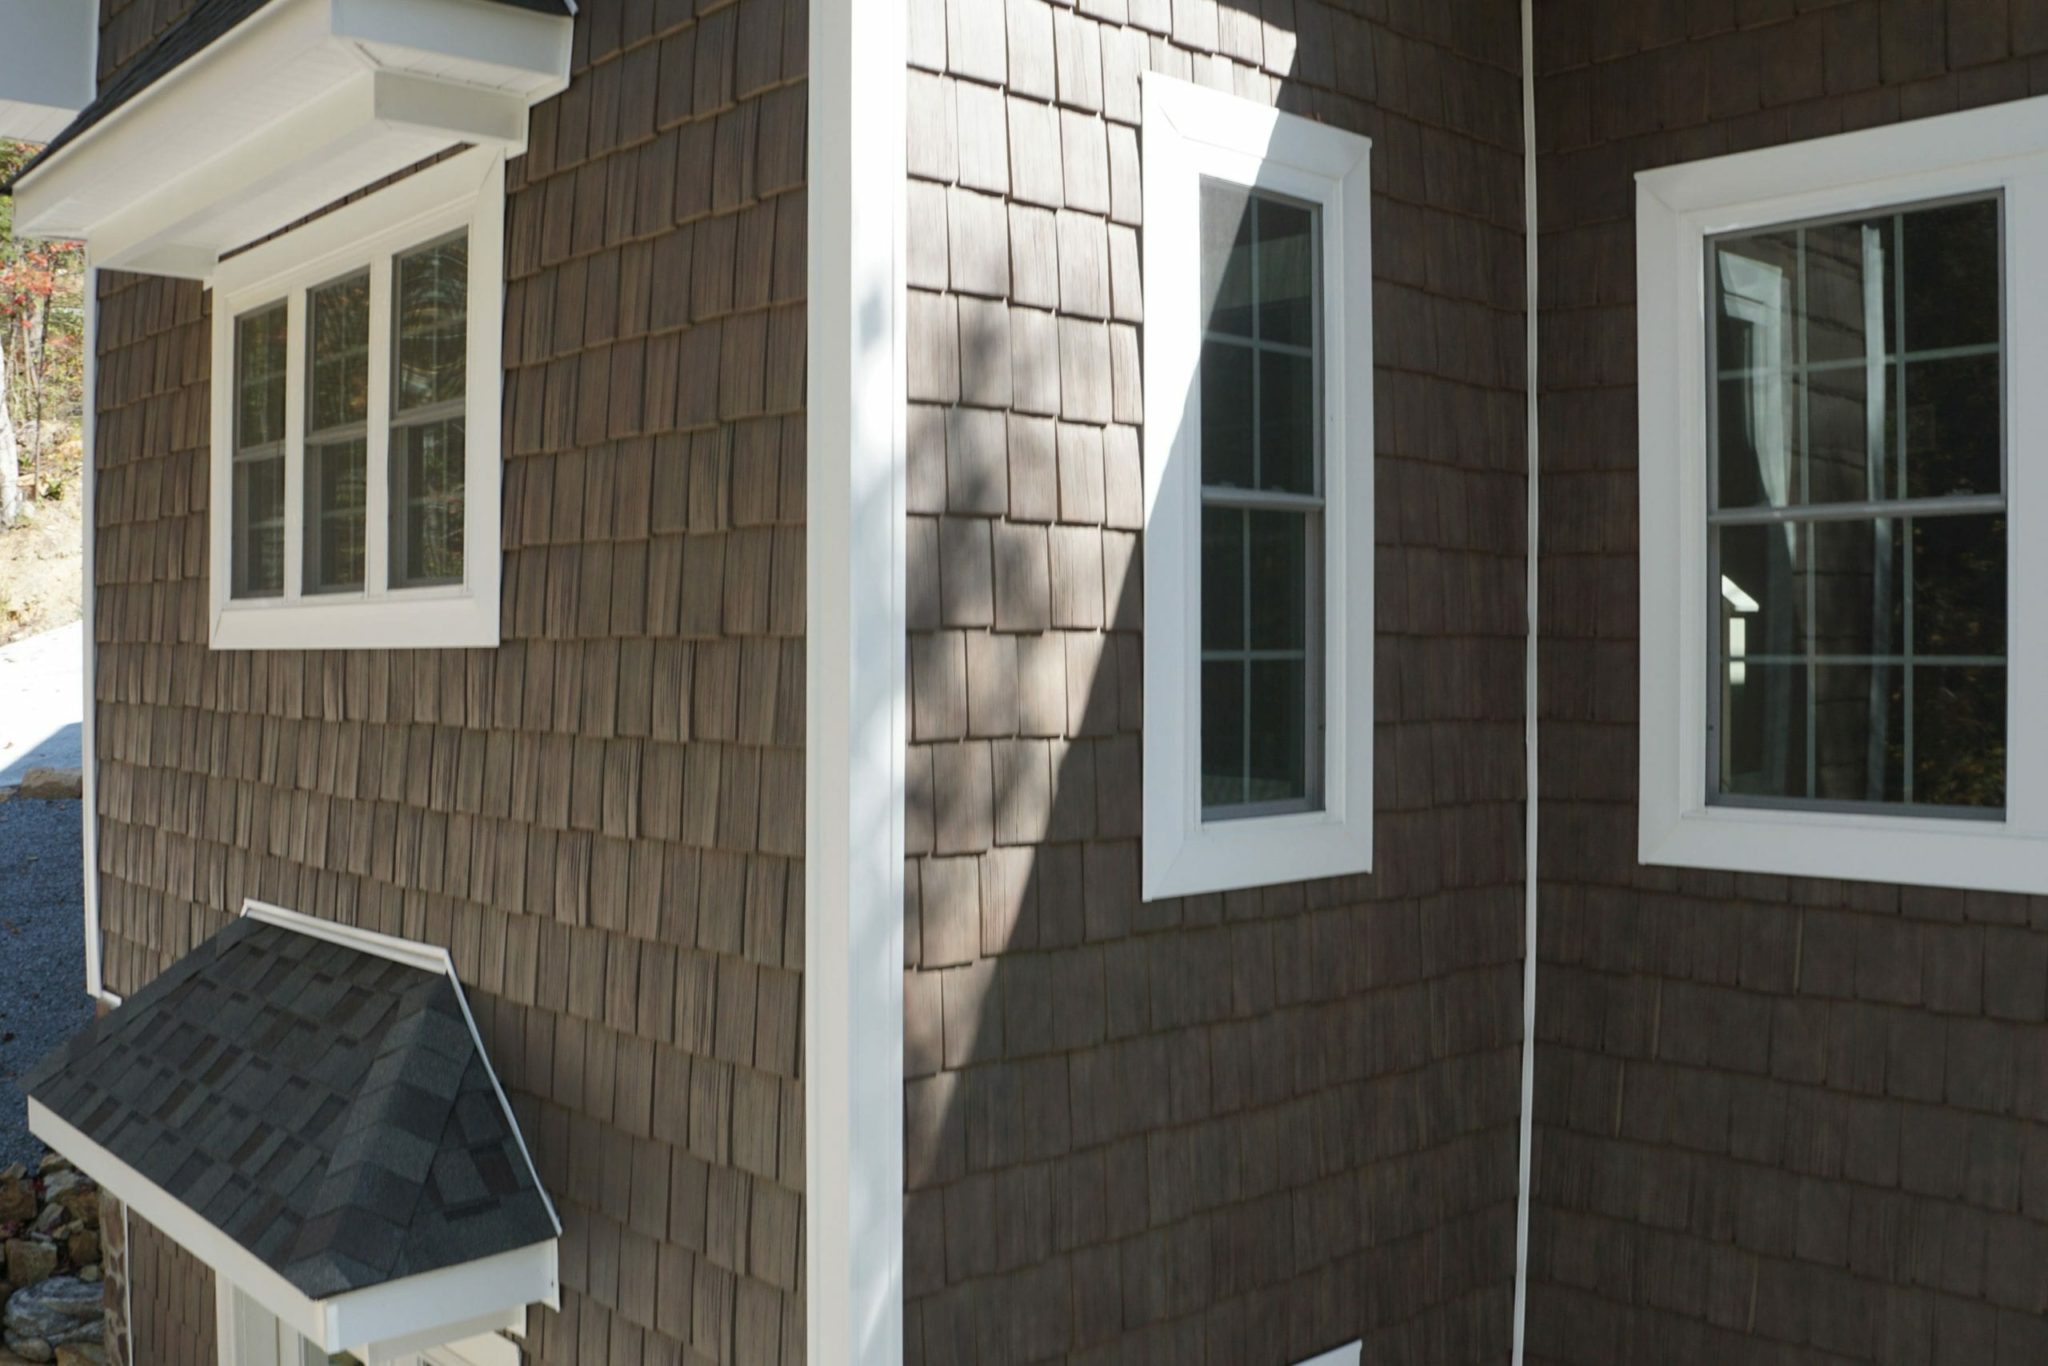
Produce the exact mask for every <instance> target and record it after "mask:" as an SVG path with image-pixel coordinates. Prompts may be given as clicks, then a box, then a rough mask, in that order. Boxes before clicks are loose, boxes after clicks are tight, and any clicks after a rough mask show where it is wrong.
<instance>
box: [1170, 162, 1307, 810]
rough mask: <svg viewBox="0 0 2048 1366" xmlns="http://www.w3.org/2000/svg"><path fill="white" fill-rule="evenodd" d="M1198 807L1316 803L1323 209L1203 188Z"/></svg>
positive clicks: (1216, 186)
mask: <svg viewBox="0 0 2048 1366" xmlns="http://www.w3.org/2000/svg"><path fill="white" fill-rule="evenodd" d="M1201 220H1202V221H1201V243H1202V278H1201V288H1202V315H1203V319H1204V334H1203V344H1202V364H1201V376H1200V392H1201V428H1200V430H1201V466H1202V588H1201V591H1202V674H1201V690H1202V703H1201V727H1202V733H1201V755H1202V806H1203V813H1204V815H1205V816H1206V817H1208V818H1210V819H1217V818H1227V817H1230V816H1233V815H1246V814H1256V813H1263V812H1269V811H1286V810H1310V809H1315V808H1316V807H1318V806H1320V805H1321V801H1322V793H1321V773H1320V759H1321V754H1322V728H1323V721H1322V698H1321V694H1320V690H1319V687H1318V685H1319V682H1320V678H1321V674H1322V661H1321V639H1320V626H1321V611H1322V607H1321V600H1320V586H1321V574H1322V536H1323V480H1322V450H1321V433H1322V422H1321V414H1320V402H1321V400H1320V373H1321V369H1320V366H1321V357H1320V339H1319V326H1318V317H1317V301H1318V298H1319V288H1320V271H1319V269H1318V265H1317V258H1316V242H1317V211H1316V210H1314V209H1312V208H1309V207H1307V206H1304V205H1301V204H1297V203H1295V202H1293V201H1291V200H1287V199H1283V198H1281V197H1279V196H1276V195H1270V194H1266V193H1263V192H1253V191H1249V190H1246V189H1244V188H1243V187H1240V186H1234V185H1226V184H1223V183H1221V182H1218V181H1210V180H1205V181H1204V182H1203V183H1202V198H1201Z"/></svg>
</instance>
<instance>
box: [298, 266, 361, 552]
mask: <svg viewBox="0 0 2048 1366" xmlns="http://www.w3.org/2000/svg"><path fill="white" fill-rule="evenodd" d="M306 313H307V323H306V332H307V348H306V356H307V359H306V379H307V395H306V400H307V401H306V579H305V587H306V592H308V593H333V592H346V591H351V590H360V589H361V588H362V587H363V567H364V530H365V522H366V518H367V507H368V469H367V466H368V462H369V425H368V424H369V415H370V277H369V275H368V273H367V272H366V273H364V274H360V275H355V276H351V277H350V278H348V279H346V280H338V281H336V282H335V283H333V284H331V285H325V286H322V287H321V288H319V289H314V290H310V291H308V292H307V295H306Z"/></svg>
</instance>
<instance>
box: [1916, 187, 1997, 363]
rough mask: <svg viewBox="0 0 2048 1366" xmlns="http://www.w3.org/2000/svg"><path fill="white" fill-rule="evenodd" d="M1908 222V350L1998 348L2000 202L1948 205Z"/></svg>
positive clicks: (1918, 214)
mask: <svg viewBox="0 0 2048 1366" xmlns="http://www.w3.org/2000/svg"><path fill="white" fill-rule="evenodd" d="M1904 218H1905V251H1904V257H1905V260H1904V267H1905V295H1906V339H1905V340H1906V349H1907V351H1909V352H1916V351H1935V350H1941V349H1944V348H1947V347H1953V346H1989V345H1995V344H1996V343H1997V341H1998V339H1999V306H1998V280H1999V269H1998V202H1997V201H1996V200H1991V199H1980V200H1977V201H1975V202H1972V203H1968V204H1945V205H1942V206H1941V207H1939V208H1932V209H1920V210H1917V211H1914V212H1911V213H1908V214H1906V215H1905V216H1904Z"/></svg>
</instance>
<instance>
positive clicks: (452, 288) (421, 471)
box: [391, 236, 469, 588]
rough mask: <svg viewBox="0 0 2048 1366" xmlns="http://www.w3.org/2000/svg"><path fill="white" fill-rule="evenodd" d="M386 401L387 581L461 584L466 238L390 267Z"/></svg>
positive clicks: (394, 583)
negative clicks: (391, 329)
mask: <svg viewBox="0 0 2048 1366" xmlns="http://www.w3.org/2000/svg"><path fill="white" fill-rule="evenodd" d="M397 273H398V278H397V283H396V287H395V291H394V294H395V298H396V301H397V304H396V309H395V316H394V325H395V326H396V328H397V330H398V345H397V347H396V348H395V353H394V357H393V366H394V369H393V375H392V386H391V393H392V401H391V518H392V522H391V583H392V586H393V587H407V588H412V587H419V586H421V585H425V584H440V583H460V582H461V581H462V526H463V502H462V499H463V467H464V430H463V428H464V422H465V418H466V413H467V405H466V402H465V398H466V394H467V372H468V347H469V321H468V300H469V242H468V239H467V237H466V236H463V237H456V238H453V239H451V240H449V241H445V242H439V243H436V244H435V245H433V246H430V247H427V248H425V249H423V250H420V251H415V252H412V253H410V254H409V255H405V256H401V257H399V258H398V261H397Z"/></svg>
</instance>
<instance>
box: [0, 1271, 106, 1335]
mask: <svg viewBox="0 0 2048 1366" xmlns="http://www.w3.org/2000/svg"><path fill="white" fill-rule="evenodd" d="M8 1251H9V1253H10V1254H11V1253H12V1251H13V1248H12V1247H10V1248H9V1249H8ZM105 1333H106V1303H105V1298H104V1292H103V1289H102V1287H100V1286H97V1285H93V1284H91V1283H90V1282H87V1281H81V1280H79V1279H78V1278H77V1277H76V1276H53V1277H51V1278H50V1279H49V1280H47V1281H44V1282H42V1283H41V1284H39V1285H30V1286H24V1287H23V1288H22V1289H20V1290H17V1291H15V1292H14V1293H13V1294H12V1295H11V1296H9V1297H8V1300H7V1314H6V1335H7V1345H8V1346H9V1347H10V1348H12V1349H13V1350H14V1351H16V1352H19V1353H20V1354H21V1355H22V1356H25V1357H27V1358H28V1359H29V1360H30V1361H52V1360H55V1359H56V1355H57V1349H58V1348H59V1347H67V1346H74V1345H76V1344H79V1343H97V1342H100V1341H102V1340H103V1338H104V1336H105ZM38 1349H40V1352H41V1354H39V1353H38Z"/></svg>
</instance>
